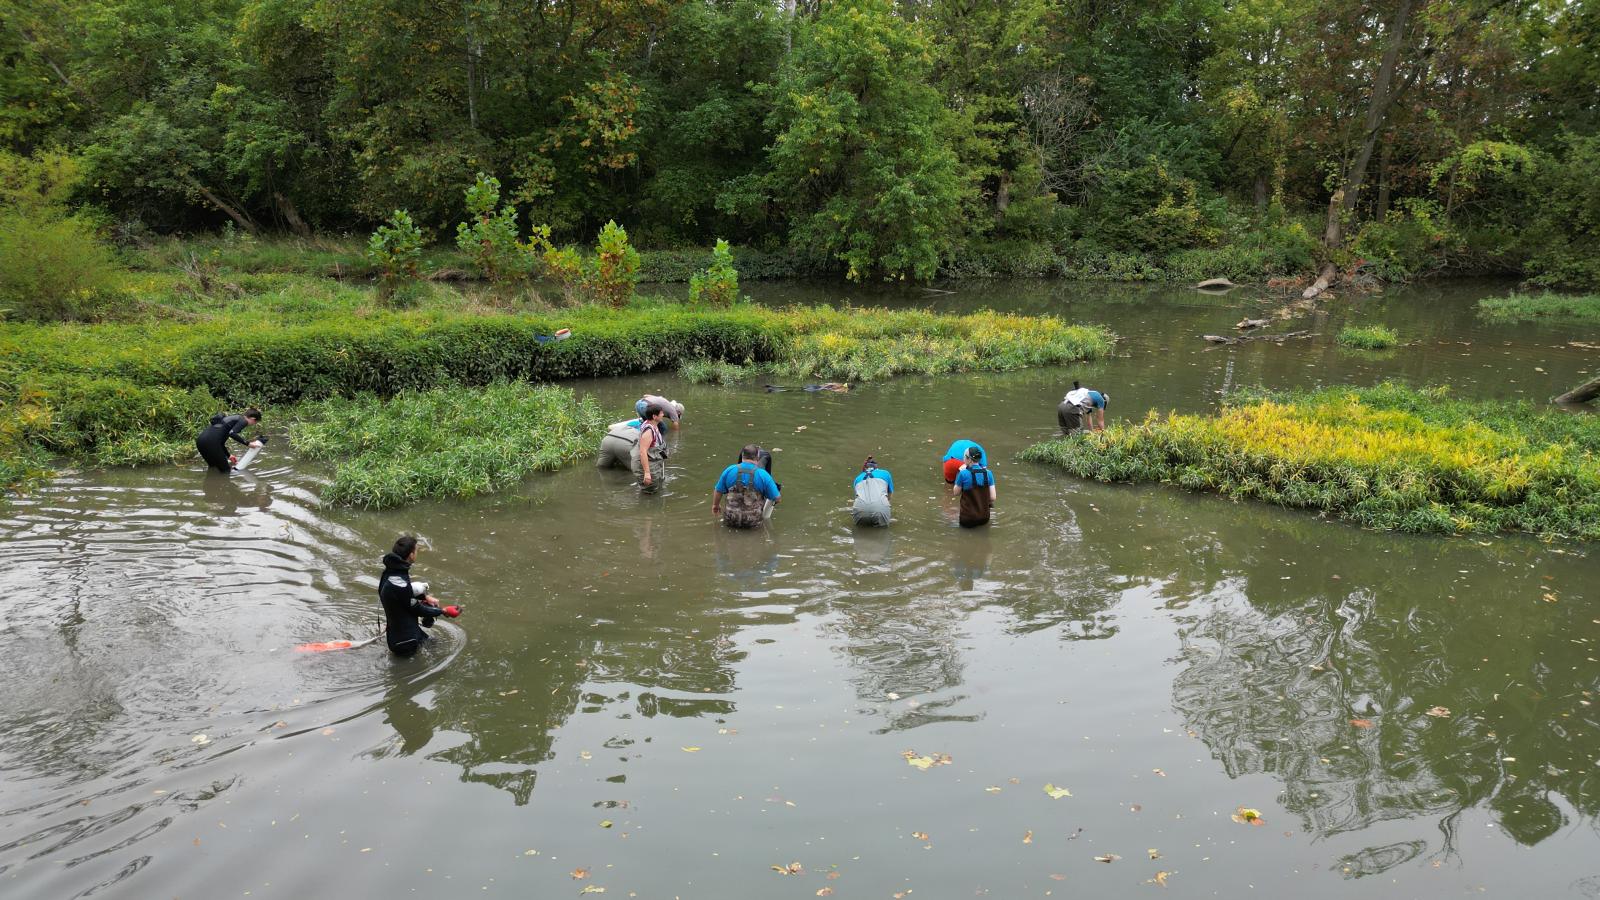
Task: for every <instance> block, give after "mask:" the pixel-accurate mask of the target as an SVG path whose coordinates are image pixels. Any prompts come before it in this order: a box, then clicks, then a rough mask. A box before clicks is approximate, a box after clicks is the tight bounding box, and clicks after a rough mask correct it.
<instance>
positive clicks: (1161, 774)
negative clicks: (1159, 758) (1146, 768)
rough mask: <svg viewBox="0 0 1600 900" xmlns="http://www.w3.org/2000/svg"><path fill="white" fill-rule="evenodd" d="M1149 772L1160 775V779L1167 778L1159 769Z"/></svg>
mask: <svg viewBox="0 0 1600 900" xmlns="http://www.w3.org/2000/svg"><path fill="white" fill-rule="evenodd" d="M1150 771H1152V772H1154V773H1156V774H1157V775H1160V776H1161V777H1162V778H1165V777H1167V773H1165V772H1163V771H1161V770H1160V769H1151V770H1150Z"/></svg>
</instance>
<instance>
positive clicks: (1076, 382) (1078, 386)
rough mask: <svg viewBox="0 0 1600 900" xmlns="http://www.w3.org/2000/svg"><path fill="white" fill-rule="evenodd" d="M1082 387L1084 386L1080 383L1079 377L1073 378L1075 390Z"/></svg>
mask: <svg viewBox="0 0 1600 900" xmlns="http://www.w3.org/2000/svg"><path fill="white" fill-rule="evenodd" d="M1082 388H1083V385H1081V384H1079V383H1078V379H1076V378H1074V379H1072V389H1073V390H1075V391H1076V390H1080V389H1082Z"/></svg>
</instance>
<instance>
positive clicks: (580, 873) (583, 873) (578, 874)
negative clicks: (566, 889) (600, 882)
mask: <svg viewBox="0 0 1600 900" xmlns="http://www.w3.org/2000/svg"><path fill="white" fill-rule="evenodd" d="M572 877H573V879H574V880H576V881H582V880H583V879H585V878H588V877H589V870H588V869H582V868H579V869H573V870H572Z"/></svg>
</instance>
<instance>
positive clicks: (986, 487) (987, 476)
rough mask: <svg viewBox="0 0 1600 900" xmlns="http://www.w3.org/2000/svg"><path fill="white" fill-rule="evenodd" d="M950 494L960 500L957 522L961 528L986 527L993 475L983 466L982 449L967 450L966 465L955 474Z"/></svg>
mask: <svg viewBox="0 0 1600 900" xmlns="http://www.w3.org/2000/svg"><path fill="white" fill-rule="evenodd" d="M951 490H952V492H953V493H954V494H955V495H956V496H957V497H959V498H961V506H960V511H959V513H958V515H957V521H958V522H960V523H961V527H962V528H974V527H976V526H979V525H987V524H988V522H989V511H990V509H991V508H993V506H994V501H995V490H994V473H993V472H991V471H989V470H988V469H987V468H986V467H985V466H984V464H983V456H982V448H979V447H976V446H974V447H969V448H967V464H966V466H965V467H964V468H962V469H961V471H959V472H957V473H956V481H955V487H954V488H952V489H951Z"/></svg>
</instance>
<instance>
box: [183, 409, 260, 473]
mask: <svg viewBox="0 0 1600 900" xmlns="http://www.w3.org/2000/svg"><path fill="white" fill-rule="evenodd" d="M260 422H261V410H259V409H256V408H255V407H251V408H249V409H247V410H245V411H244V414H243V415H233V416H225V415H223V414H222V413H217V414H216V415H214V416H212V417H211V424H210V425H208V426H206V430H205V431H202V432H200V434H199V436H198V437H196V438H195V439H194V446H195V449H197V450H199V451H200V457H201V458H202V459H204V460H205V461H206V465H208V466H210V467H211V468H213V469H215V470H217V471H218V472H221V473H222V474H224V475H227V474H228V473H230V472H232V471H233V460H232V459H230V458H229V457H228V441H230V440H233V441H237V442H238V443H240V444H242V445H244V446H246V447H259V446H261V441H258V440H257V441H247V440H245V439H244V438H242V437H240V436H239V434H240V432H242V431H244V430H245V429H246V428H249V427H251V426H252V425H256V424H259V423H260Z"/></svg>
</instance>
